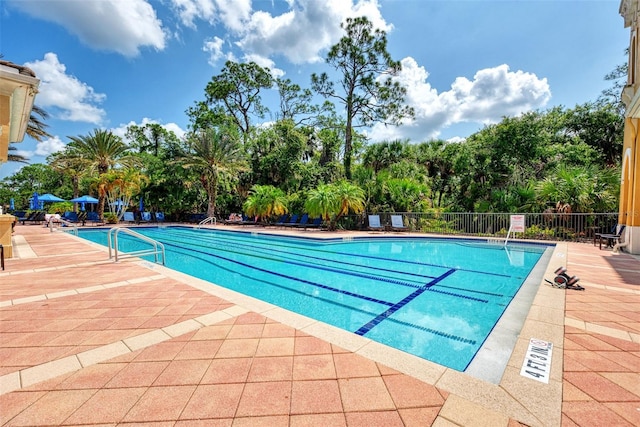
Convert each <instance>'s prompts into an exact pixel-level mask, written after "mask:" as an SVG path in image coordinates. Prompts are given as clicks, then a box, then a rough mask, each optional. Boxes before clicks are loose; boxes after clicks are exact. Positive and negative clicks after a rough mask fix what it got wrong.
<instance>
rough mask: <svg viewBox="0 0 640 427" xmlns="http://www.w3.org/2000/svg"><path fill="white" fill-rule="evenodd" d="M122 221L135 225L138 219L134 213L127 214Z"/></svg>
mask: <svg viewBox="0 0 640 427" xmlns="http://www.w3.org/2000/svg"><path fill="white" fill-rule="evenodd" d="M122 220H123V221H126V222H129V223H132V222H133V223H135V222H136V218H135V216H134V214H133V212H125V213H124V215H123V216H122Z"/></svg>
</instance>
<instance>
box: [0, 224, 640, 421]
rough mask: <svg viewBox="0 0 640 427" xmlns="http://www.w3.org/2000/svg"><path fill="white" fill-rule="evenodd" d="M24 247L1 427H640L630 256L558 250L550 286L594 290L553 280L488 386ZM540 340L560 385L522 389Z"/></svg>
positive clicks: (18, 235)
mask: <svg viewBox="0 0 640 427" xmlns="http://www.w3.org/2000/svg"><path fill="white" fill-rule="evenodd" d="M224 227H225V229H228V228H230V226H224ZM244 230H245V231H247V229H244ZM256 230H257V229H256ZM270 231H272V230H270ZM278 232H280V231H278ZM281 232H282V233H287V232H289V233H295V234H298V235H299V234H303V235H305V236H321V237H327V236H330V237H338V236H343V235H344V236H355V235H359V234H365V235H370V236H376V235H389V234H391V235H398V236H407V235H410V234H409V233H338V232H336V233H328V232H317V231H292V230H284V231H281ZM13 242H14V247H13V251H14V258H12V259H8V260H6V262H5V264H6V270H5V271H0V424H1V425H7V426H44V425H48V426H49V425H85V426H87V425H93V426H115V425H132V426H133V425H136V426H142V425H145V426H151V425H153V426H252V427H254V426H322V427H328V426H331V427H333V426H350V427H352V426H367V427H373V426H384V427H389V426H403V425H404V426H428V425H434V426H455V425H460V426H476V425H477V426H492V427H493V426H518V425H530V426H543V427H547V426H567V427H568V426H614V425H615V426H637V425H640V260H639V259H638V257H634V256H630V255H628V254H613V253H612V252H611V250H610V249H602V250H600V249H598V247H597V246H593V245H591V244H589V243H559V244H558V245H557V246H556V248H555V250H554V251H553V254H552V255H551V261H550V263H549V266H548V267H547V268H546V271H545V272H544V276H545V277H546V278H549V279H552V278H553V273H552V272H553V271H554V270H555V269H556V268H557V267H559V266H561V265H564V266H566V267H567V268H568V272H569V273H570V274H571V275H573V274H575V275H577V276H579V277H581V281H580V284H581V285H582V286H584V287H585V288H586V290H585V291H576V290H560V289H556V288H553V287H551V286H549V285H547V284H545V283H544V282H543V283H542V284H541V285H540V286H539V288H538V290H537V293H536V295H535V298H534V300H533V304H532V306H531V309H530V310H529V312H528V315H527V319H526V321H525V323H524V326H523V327H522V330H521V333H520V336H519V338H518V340H517V343H516V345H515V348H514V350H513V353H512V354H511V357H510V358H509V361H508V363H507V366H506V368H505V370H504V374H503V375H502V378H501V380H500V382H499V384H492V383H489V382H486V381H483V380H480V379H478V378H476V377H473V376H470V375H467V374H464V373H460V372H457V371H454V370H451V369H448V368H445V367H443V366H440V365H437V364H434V363H431V362H428V361H425V360H422V359H420V358H417V357H414V356H410V355H407V354H406V353H403V352H400V351H397V350H393V349H390V348H388V347H386V346H383V345H381V344H377V343H375V342H372V341H370V340H368V339H366V338H363V337H359V336H356V335H354V334H350V333H347V332H345V331H342V330H340V329H337V328H334V327H331V326H328V325H326V324H323V323H320V322H317V321H314V320H312V319H309V318H306V317H303V316H300V315H296V314H293V313H290V312H288V311H286V310H283V309H280V308H278V307H274V306H272V305H270V304H266V303H264V302H261V301H257V300H255V299H252V298H249V297H245V296H242V295H239V294H237V293H235V292H231V291H228V290H226V289H224V288H220V287H217V286H212V285H211V284H209V283H206V282H203V281H201V280H199V279H195V278H193V277H190V276H186V275H184V274H181V273H176V272H173V271H171V270H169V269H166V268H164V267H161V266H158V265H156V264H152V263H149V262H146V261H140V260H137V259H129V260H123V261H121V262H119V263H117V264H115V263H114V262H113V261H109V260H108V256H107V252H106V249H105V248H103V247H100V246H98V245H95V244H92V243H88V242H86V241H84V240H81V239H78V238H77V237H74V236H72V235H69V234H67V233H61V232H50V231H49V229H47V228H44V227H42V226H38V225H17V226H16V229H15V232H14V236H13ZM530 338H538V339H541V340H545V341H550V342H552V343H553V358H552V366H551V372H550V378H549V382H548V384H545V383H542V382H539V381H534V380H532V379H529V378H525V377H523V376H521V375H520V369H521V366H522V363H523V360H524V356H525V353H526V350H527V346H528V343H529V339H530Z"/></svg>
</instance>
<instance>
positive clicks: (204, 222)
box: [198, 216, 216, 228]
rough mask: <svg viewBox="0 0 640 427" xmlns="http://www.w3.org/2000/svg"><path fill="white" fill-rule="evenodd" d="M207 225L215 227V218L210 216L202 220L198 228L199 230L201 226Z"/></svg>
mask: <svg viewBox="0 0 640 427" xmlns="http://www.w3.org/2000/svg"><path fill="white" fill-rule="evenodd" d="M208 223H211V224H213V225H216V217H215V216H210V217H207V218H205V219H203V220H202V221H200V222H199V223H198V228H200V227H202V226H203V225H205V224H208Z"/></svg>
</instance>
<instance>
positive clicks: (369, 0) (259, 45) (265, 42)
mask: <svg viewBox="0 0 640 427" xmlns="http://www.w3.org/2000/svg"><path fill="white" fill-rule="evenodd" d="M363 15H364V16H367V18H368V19H369V20H370V21H371V22H372V23H373V24H374V27H375V28H380V29H383V30H385V31H390V30H391V29H392V27H391V26H390V25H389V24H387V23H386V22H385V21H384V19H383V18H382V15H381V13H380V10H379V4H378V2H377V0H360V1H358V2H357V3H355V4H354V3H353V1H352V0H348V1H345V0H326V1H316V0H298V1H295V2H293V1H292V2H291V10H289V11H287V12H285V13H283V14H281V15H278V16H273V15H271V14H270V13H267V12H263V11H257V12H255V13H253V14H252V15H251V18H250V20H249V21H248V22H247V23H246V25H245V26H244V27H243V31H242V32H241V33H239V34H238V36H239V37H240V39H239V40H238V41H237V45H238V46H239V47H240V48H242V49H243V50H244V51H245V53H249V54H252V55H254V56H264V57H269V58H270V57H272V56H277V55H281V56H284V57H286V58H287V59H288V60H289V61H291V62H292V63H294V64H303V63H314V62H321V61H323V60H324V59H323V56H322V54H323V51H324V50H326V49H328V48H329V47H331V46H332V45H334V44H335V43H337V42H338V41H339V40H340V38H341V37H342V36H343V35H344V31H343V30H342V28H340V24H341V23H343V22H344V21H345V19H346V18H348V17H357V16H363Z"/></svg>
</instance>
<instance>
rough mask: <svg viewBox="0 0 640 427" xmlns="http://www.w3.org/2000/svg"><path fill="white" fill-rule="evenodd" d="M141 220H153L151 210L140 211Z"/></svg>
mask: <svg viewBox="0 0 640 427" xmlns="http://www.w3.org/2000/svg"><path fill="white" fill-rule="evenodd" d="M140 222H151V212H140Z"/></svg>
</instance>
